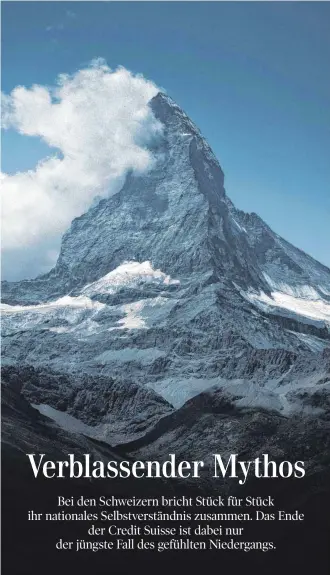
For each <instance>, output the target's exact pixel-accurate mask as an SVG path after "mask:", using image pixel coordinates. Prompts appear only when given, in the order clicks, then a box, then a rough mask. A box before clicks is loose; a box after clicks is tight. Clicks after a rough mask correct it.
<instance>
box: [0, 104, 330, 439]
mask: <svg viewBox="0 0 330 575" xmlns="http://www.w3.org/2000/svg"><path fill="white" fill-rule="evenodd" d="M150 105H151V107H152V109H153V112H154V114H155V116H156V117H157V118H158V119H159V120H160V121H161V122H162V123H163V127H164V131H163V137H162V138H161V139H159V140H158V141H157V142H154V144H153V149H152V151H153V154H154V157H155V163H154V167H153V168H152V169H151V170H150V171H149V172H148V173H147V174H144V175H139V176H137V175H134V174H129V175H128V177H127V179H126V182H125V184H124V186H123V188H122V190H121V191H120V192H119V193H117V194H116V195H114V196H112V197H109V198H107V199H103V200H101V201H100V202H99V203H96V204H95V205H93V206H92V207H91V208H90V210H89V211H88V212H86V213H85V214H84V215H82V216H81V217H79V218H76V219H75V220H74V221H73V222H72V225H71V227H70V229H69V230H68V231H67V232H66V234H65V235H64V237H63V241H62V247H61V252H60V255H59V258H58V261H57V264H56V266H55V268H54V269H53V270H51V271H50V272H49V273H48V274H46V275H44V276H41V277H39V278H37V279H35V280H28V281H22V282H18V283H13V284H10V283H8V282H3V284H2V301H3V304H2V329H3V344H2V345H3V363H4V364H5V365H7V366H16V365H20V366H23V367H24V366H35V367H36V368H37V369H38V370H39V369H41V370H46V371H47V373H54V374H57V375H56V376H54V378H53V379H52V378H47V381H49V385H50V388H51V389H53V388H54V386H55V389H56V393H55V394H54V393H53V392H52V393H50V392H49V393H48V391H47V390H46V389H45V388H44V387H43V386H37V391H35V394H33V395H31V396H29V398H30V400H31V401H32V402H33V403H34V404H43V405H48V406H50V407H51V408H54V409H58V402H60V405H61V400H63V399H64V398H65V401H64V403H63V404H62V405H63V408H62V410H66V411H67V412H68V413H69V414H70V415H72V416H74V417H77V418H78V419H81V420H82V421H83V423H84V424H86V425H90V423H91V414H92V413H93V402H94V401H95V395H94V396H93V398H94V399H93V400H92V399H91V398H90V399H88V396H87V397H86V398H85V399H84V405H85V408H84V409H83V410H80V411H79V410H78V411H77V409H76V407H75V405H76V404H75V395H74V394H73V395H70V393H68V392H67V389H66V388H67V387H69V388H72V387H73V388H75V387H76V386H77V385H78V384H77V382H78V380H79V378H80V379H81V381H82V382H83V386H82V388H83V387H84V386H87V388H89V386H90V385H92V386H94V387H95V393H96V394H99V397H100V398H102V401H103V398H104V393H105V388H106V383H105V382H106V381H107V379H108V381H109V382H110V379H111V382H113V381H115V382H116V386H117V387H116V394H117V395H116V397H119V396H120V397H121V400H120V401H122V406H123V407H122V411H120V410H119V412H118V416H117V415H116V417H115V418H114V420H113V425H112V427H111V426H110V425H109V421H110V420H111V416H112V415H111V414H113V413H114V412H113V409H114V407H113V405H112V404H111V403H110V404H109V403H105V406H106V407H105V410H106V411H105V412H104V413H103V414H102V416H101V415H100V414H99V412H98V417H101V420H100V421H99V420H98V421H96V420H95V418H93V417H92V425H94V426H95V425H97V424H102V425H103V424H107V425H108V427H107V428H106V429H107V432H106V438H107V439H108V440H111V439H113V437H114V435H113V434H115V433H117V439H116V442H117V443H120V442H124V441H127V440H129V439H132V440H133V439H134V438H135V437H137V436H139V434H140V433H144V432H145V430H146V429H144V431H142V432H141V427H139V426H140V423H141V421H137V420H136V415H137V412H138V411H139V410H140V413H141V414H143V418H145V419H146V420H147V421H148V422H149V423H150V425H154V424H155V422H156V420H157V418H158V419H160V418H162V417H164V413H165V412H166V410H167V409H170V410H172V409H173V407H174V408H175V409H178V408H180V407H181V406H182V405H183V404H184V403H185V402H186V401H187V400H190V399H191V398H192V397H194V396H196V395H198V394H199V393H201V392H204V391H205V390H207V389H209V388H212V389H213V388H216V389H221V390H226V392H227V393H229V394H230V395H231V397H232V398H233V402H234V404H235V405H236V406H237V407H244V408H247V407H250V408H255V407H258V408H263V409H269V410H276V411H278V412H279V413H282V414H285V415H289V414H291V413H297V412H301V413H305V414H308V413H312V412H313V413H314V414H316V413H319V411H320V410H322V402H321V403H320V402H318V405H317V406H315V405H314V403H315V402H313V401H312V400H311V401H309V398H311V397H314V395H315V393H316V392H317V393H318V394H319V393H320V390H322V393H323V394H324V395H326V394H327V392H328V387H329V386H328V381H329V377H328V376H329V361H328V356H327V353H328V352H327V350H328V349H329V347H330V320H329V318H330V311H329V310H330V270H328V269H327V268H326V267H324V266H323V265H321V264H319V263H318V262H316V261H315V260H313V259H312V258H311V257H309V256H308V255H306V254H304V253H303V252H301V251H299V250H298V249H296V248H295V247H293V246H291V245H290V244H288V243H287V242H286V241H285V240H283V239H282V238H280V237H279V236H278V235H277V234H276V233H274V232H273V231H272V230H271V229H270V228H269V227H268V226H267V225H266V224H265V223H264V222H263V221H262V220H261V219H260V218H259V217H258V216H256V215H255V214H244V213H243V212H241V211H240V210H237V209H236V208H235V207H234V206H233V204H232V202H231V201H230V199H229V198H228V196H227V194H226V191H225V188H224V175H223V172H222V169H221V167H220V165H219V163H218V161H217V159H216V158H215V156H214V154H213V152H212V151H211V149H210V147H209V146H208V144H207V142H206V141H205V140H204V139H203V137H202V136H201V134H200V133H199V131H198V129H197V128H196V127H195V126H194V125H193V124H192V122H191V121H190V120H189V118H188V117H187V116H186V115H185V114H184V112H183V111H182V110H181V109H180V108H179V107H178V106H177V105H176V104H175V103H174V102H173V101H172V100H171V99H170V98H168V97H167V96H164V95H163V94H158V95H157V96H156V97H155V98H154V99H153V100H152V101H151V104H150ZM64 376H65V377H68V378H69V380H68V382H69V383H68V382H66V383H65V384H62V383H61V381H62V379H61V378H63V377H64ZM98 378H99V379H100V383H99V384H97V383H96V382H97V379H98ZM91 382H92V383H91ZM109 385H110V383H109ZM112 385H113V384H112V383H111V386H112ZM128 386H137V388H138V389H141V390H143V392H144V394H142V393H141V394H140V398H139V402H138V403H137V404H136V405H137V410H135V411H134V410H133V411H130V409H127V412H126V414H125V425H122V424H120V418H121V417H123V414H124V413H125V406H129V405H130V401H131V400H130V394H129V393H128V391H127V390H128ZM133 388H134V389H136V387H133ZM27 389H28V387H27V388H26V393H27ZM80 393H82V390H81V389H80ZM318 397H319V395H318ZM151 398H152V399H151ZM155 398H158V400H156V399H155ZM162 398H163V399H162ZM306 398H307V399H306ZM160 406H161V409H160ZM171 406H172V407H171ZM149 407H150V410H149ZM60 410H61V409H60ZM146 414H147V415H146ZM149 423H148V425H147V427H148V428H149V427H150V425H149ZM116 426H117V428H116ZM124 428H125V429H124ZM104 429H105V428H104ZM116 429H117V432H116ZM120 435H121V440H120V437H119V436H120Z"/></svg>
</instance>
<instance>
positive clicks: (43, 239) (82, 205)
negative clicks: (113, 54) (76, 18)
mask: <svg viewBox="0 0 330 575" xmlns="http://www.w3.org/2000/svg"><path fill="white" fill-rule="evenodd" d="M157 92H158V89H157V87H156V86H155V85H154V84H153V83H152V82H150V81H148V80H146V79H145V78H144V77H142V76H140V75H134V74H132V73H131V72H130V71H128V70H126V69H125V68H122V67H120V68H117V69H116V70H111V69H110V68H109V67H108V66H107V64H106V63H105V62H104V61H103V60H101V59H97V60H94V61H93V62H91V64H90V65H89V66H88V67H87V68H85V69H82V70H79V71H78V72H76V73H75V74H73V75H71V76H69V75H65V74H63V75H60V76H59V77H58V78H57V81H56V84H55V86H54V87H51V88H49V87H46V86H40V85H34V86H32V87H31V88H27V87H23V86H17V87H16V88H15V89H14V90H13V91H12V92H11V93H10V94H9V95H4V96H3V126H4V128H5V129H6V128H7V129H9V128H11V129H14V130H16V131H17V132H19V133H20V134H23V135H25V136H37V137H39V138H41V139H43V140H44V141H45V142H46V143H47V144H48V145H49V146H50V148H52V149H55V152H54V153H51V155H50V156H49V157H48V158H45V159H44V160H42V161H41V162H40V163H39V164H38V165H37V166H36V167H35V169H34V170H31V171H27V172H19V173H16V174H14V175H7V174H2V206H3V208H2V209H3V229H2V247H3V250H4V256H3V264H4V270H5V274H4V275H8V274H7V273H6V271H7V270H6V268H7V265H6V264H7V260H8V257H9V258H10V260H11V268H12V269H11V274H10V275H11V277H12V278H15V277H18V276H20V275H21V274H20V271H19V270H18V269H15V265H14V262H15V261H16V262H17V264H18V265H20V264H19V262H22V260H23V259H24V261H25V264H27V263H29V261H30V263H31V265H30V267H29V269H30V270H31V275H35V274H36V273H40V272H42V271H44V269H45V268H47V267H50V265H51V264H52V263H53V261H50V258H51V259H54V255H55V254H56V250H57V249H58V244H59V238H60V237H61V235H62V234H63V232H64V231H65V230H66V228H67V227H68V226H69V224H70V222H71V220H72V219H73V218H74V217H75V216H78V215H80V214H82V213H83V212H84V211H85V210H86V209H87V208H88V207H89V205H90V204H91V202H92V200H93V198H94V197H95V196H96V195H102V196H104V195H108V194H112V193H115V192H116V191H118V189H119V187H120V186H121V185H122V183H123V179H124V177H125V175H126V173H127V171H128V170H134V171H138V172H141V171H144V170H147V169H149V168H150V166H151V165H152V156H151V154H150V152H149V151H148V150H147V148H146V147H145V145H146V144H147V143H148V141H149V140H151V139H152V138H154V137H155V136H156V135H157V134H158V133H159V132H160V130H161V127H160V125H159V123H158V122H157V120H156V119H155V118H154V116H153V114H152V111H151V109H150V108H149V106H148V102H149V101H150V99H151V98H152V97H153V96H154V95H155V94H156V93H157ZM141 142H144V144H141ZM54 250H55V252H54Z"/></svg>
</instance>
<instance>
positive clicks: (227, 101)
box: [2, 2, 330, 266]
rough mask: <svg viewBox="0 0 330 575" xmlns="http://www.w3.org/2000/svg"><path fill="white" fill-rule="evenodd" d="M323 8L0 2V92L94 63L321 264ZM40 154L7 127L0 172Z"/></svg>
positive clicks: (236, 196) (327, 54) (326, 9)
mask: <svg viewBox="0 0 330 575" xmlns="http://www.w3.org/2000/svg"><path fill="white" fill-rule="evenodd" d="M329 24H330V5H329V3H327V2H288V3H285V2H278V3H277V2H270V3H268V2H262V3H260V2H246V3H242V2H237V3H236V2H233V3H229V2H223V3H222V2H219V3H217V2H192V3H188V2H159V3H157V2H145V3H143V2H141V3H140V2H130V3H127V2H122V3H120V2H118V3H116V2H111V3H108V2H31V3H30V2H21V3H20V2H5V3H2V91H3V92H5V93H9V92H10V91H11V90H13V88H15V87H16V86H17V85H24V86H27V87H30V86H31V85H32V84H34V83H37V84H41V85H52V84H54V81H55V79H56V77H57V75H58V74H59V73H74V72H76V71H77V70H79V69H81V68H84V67H85V66H86V65H88V63H89V62H90V61H91V60H92V59H94V58H97V57H102V58H105V60H106V61H107V63H108V65H109V66H110V67H111V68H116V67H117V66H118V65H122V66H124V67H125V68H127V69H129V70H131V71H132V72H134V73H142V74H143V75H144V76H145V77H146V78H147V79H150V80H152V81H154V82H155V83H156V84H157V85H158V86H159V87H164V88H165V89H166V91H167V92H168V94H169V95H170V96H172V97H173V98H174V99H175V100H176V101H177V103H178V104H179V105H181V106H182V108H183V109H184V110H185V111H186V113H187V114H188V115H189V116H190V117H191V119H192V120H193V121H194V122H195V123H196V124H197V125H198V127H199V128H200V129H201V131H202V133H203V135H204V136H205V137H206V138H207V140H208V141H209V143H210V144H211V146H212V148H213V150H214V152H215V153H216V155H217V157H218V158H219V161H220V163H221V165H222V168H223V170H224V172H225V183H226V189H227V193H228V195H229V197H230V198H231V199H232V200H233V201H234V203H235V205H236V206H237V207H239V208H241V209H243V210H245V211H249V212H251V211H255V212H257V213H258V214H259V215H260V216H261V217H263V218H264V219H265V220H266V222H267V223H268V224H269V225H270V226H271V227H272V228H273V229H274V230H275V231H276V232H277V233H279V234H281V235H282V236H284V237H285V238H286V239H287V240H289V241H291V242H292V243H294V244H295V245H296V246H297V247H300V248H301V249H303V250H305V251H307V252H308V253H309V254H311V255H312V256H314V257H315V258H316V259H318V260H319V261H321V262H322V263H325V264H326V265H328V266H329V265H330V225H329V222H330V162H329V156H330V154H329V150H330V109H329V102H330V75H329V73H328V66H329V61H330V35H329V33H328V31H329ZM48 154H49V148H48V146H47V145H46V144H45V143H44V142H42V141H41V140H40V139H39V138H36V137H28V136H22V135H19V134H17V133H16V132H15V131H13V130H8V131H6V132H5V133H4V135H3V143H2V171H4V172H8V173H10V174H13V173H15V172H17V171H24V170H27V169H32V168H34V167H35V164H36V162H37V161H38V160H40V159H42V158H43V157H44V156H46V155H48Z"/></svg>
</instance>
